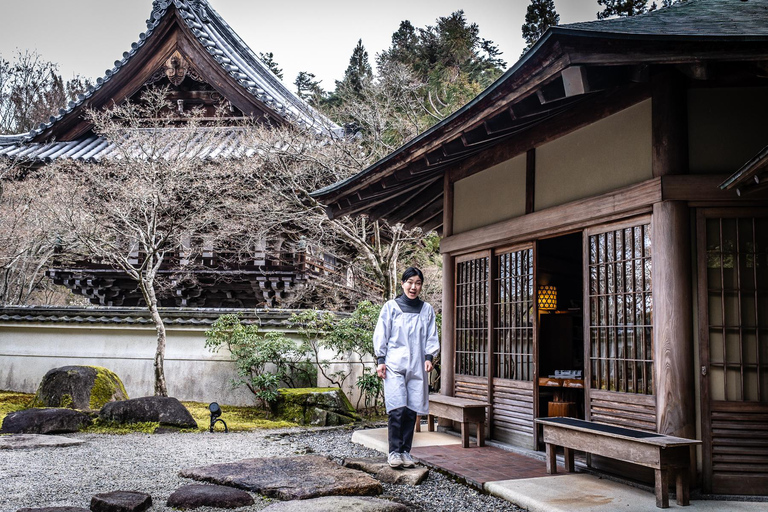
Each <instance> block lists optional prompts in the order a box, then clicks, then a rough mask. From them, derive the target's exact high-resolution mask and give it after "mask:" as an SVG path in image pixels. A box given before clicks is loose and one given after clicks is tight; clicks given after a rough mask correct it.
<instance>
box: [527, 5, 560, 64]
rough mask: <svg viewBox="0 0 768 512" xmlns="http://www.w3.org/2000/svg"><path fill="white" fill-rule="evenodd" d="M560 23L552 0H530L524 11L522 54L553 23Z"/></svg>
mask: <svg viewBox="0 0 768 512" xmlns="http://www.w3.org/2000/svg"><path fill="white" fill-rule="evenodd" d="M559 23H560V15H559V14H557V11H555V2H554V0H531V4H530V5H529V6H528V10H527V11H526V13H525V24H524V25H523V27H522V29H523V39H525V42H526V43H527V44H526V46H525V50H523V54H525V52H527V51H528V50H530V49H531V48H532V47H533V45H534V44H536V41H538V40H539V38H540V37H541V36H542V35H543V34H544V32H546V31H547V29H548V28H549V27H551V26H553V25H557V24H559Z"/></svg>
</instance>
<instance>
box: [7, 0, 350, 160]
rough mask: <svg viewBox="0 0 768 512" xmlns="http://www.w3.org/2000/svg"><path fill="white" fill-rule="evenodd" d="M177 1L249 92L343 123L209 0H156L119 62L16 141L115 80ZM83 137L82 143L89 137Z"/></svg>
mask: <svg viewBox="0 0 768 512" xmlns="http://www.w3.org/2000/svg"><path fill="white" fill-rule="evenodd" d="M171 6H175V7H176V9H177V10H178V12H179V15H180V17H181V18H182V19H183V20H184V22H185V23H186V25H187V26H188V27H189V29H190V31H191V32H192V33H193V34H194V35H195V37H196V38H197V40H198V41H199V42H200V44H201V45H202V46H203V47H204V48H205V49H206V50H207V51H208V53H210V54H211V56H213V58H214V59H216V61H217V62H218V63H219V64H220V65H221V67H222V68H223V69H224V70H225V71H226V72H227V73H228V74H229V75H230V76H231V77H233V78H234V79H235V80H236V81H237V83H238V84H240V86H241V87H243V88H244V89H245V90H246V91H248V93H249V94H251V95H253V96H254V97H256V98H257V99H258V100H259V101H261V102H262V103H264V104H265V105H267V106H268V107H269V108H270V109H272V110H273V111H274V112H276V113H278V114H279V115H280V116H282V117H283V118H284V119H285V120H286V121H288V122H290V123H292V124H294V125H301V126H306V127H310V128H313V129H314V130H315V131H317V132H318V133H323V132H327V131H328V130H332V131H338V130H339V129H340V128H339V127H338V126H337V125H335V124H334V123H333V122H331V121H330V120H328V119H327V118H326V117H325V116H323V115H322V114H320V113H319V112H317V111H315V110H314V109H313V108H312V107H310V106H309V105H307V103H306V102H304V101H303V100H302V99H301V98H299V97H298V96H296V95H295V94H294V93H293V92H291V91H290V90H289V89H287V88H286V87H285V86H284V85H283V84H282V83H281V82H280V80H278V78H277V77H276V76H275V75H274V74H273V73H272V72H271V71H270V70H269V69H267V67H266V66H265V65H264V64H263V63H262V62H261V61H260V60H259V58H258V57H257V56H256V55H255V54H254V52H253V51H252V50H251V49H250V48H249V47H248V46H247V45H246V44H245V43H244V42H243V40H242V39H240V37H239V36H238V35H237V34H236V33H235V31H234V30H232V28H231V27H230V26H229V25H228V24H227V23H226V22H225V21H224V20H223V19H222V18H221V16H219V14H218V13H217V12H216V11H215V10H214V9H213V8H212V7H211V6H210V5H209V4H208V2H207V0H154V2H153V3H152V13H151V14H150V17H149V19H148V20H147V31H146V32H143V33H141V34H139V40H138V41H136V42H134V43H133V44H131V49H130V50H128V51H126V52H124V53H123V55H122V58H121V59H120V60H116V61H115V63H114V67H112V68H111V69H107V70H106V71H105V72H104V76H103V77H101V78H98V79H97V80H96V83H95V85H93V86H90V87H89V88H88V90H87V91H86V92H84V93H82V94H79V95H78V97H77V99H76V100H75V101H70V102H69V104H68V105H67V106H66V107H65V108H62V109H60V110H59V113H58V115H55V116H51V117H50V118H49V120H48V122H45V123H42V124H40V126H39V127H38V128H35V129H33V130H32V131H30V132H29V133H26V134H20V135H16V136H13V137H19V138H20V140H18V141H16V142H15V143H19V142H21V141H29V140H31V139H32V138H33V137H35V136H36V135H39V134H40V133H42V132H44V131H45V130H47V129H49V128H51V127H52V126H53V125H54V124H55V123H56V122H58V121H59V120H61V119H62V118H64V117H65V116H66V115H67V114H69V113H70V112H72V111H73V110H74V109H75V108H76V107H78V106H79V105H81V104H82V103H83V102H85V101H86V100H88V99H89V98H90V97H91V96H93V94H94V93H95V92H96V91H98V90H99V89H101V88H102V87H103V86H104V84H106V83H107V82H109V81H110V80H113V79H114V77H115V76H117V75H118V74H119V73H120V70H121V68H123V67H124V66H125V65H126V64H127V63H128V62H129V61H130V60H131V58H133V56H134V55H136V53H137V52H138V51H139V49H140V48H141V47H142V46H144V45H145V44H146V42H147V41H148V40H149V39H150V38H151V37H152V36H153V33H154V30H155V29H156V28H157V26H158V25H159V24H160V21H161V20H162V19H163V17H164V16H166V14H167V13H168V12H169V8H170V7H171ZM77 142H78V143H81V144H82V143H85V142H86V141H84V140H80V141H77ZM89 142H94V141H89ZM9 143H12V141H11V140H10V138H9V137H0V145H7V144H9Z"/></svg>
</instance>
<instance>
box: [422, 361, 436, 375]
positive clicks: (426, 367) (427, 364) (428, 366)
mask: <svg viewBox="0 0 768 512" xmlns="http://www.w3.org/2000/svg"><path fill="white" fill-rule="evenodd" d="M432 368H434V366H433V365H432V361H430V360H429V359H427V360H426V361H424V371H425V372H427V373H429V372H431V371H432Z"/></svg>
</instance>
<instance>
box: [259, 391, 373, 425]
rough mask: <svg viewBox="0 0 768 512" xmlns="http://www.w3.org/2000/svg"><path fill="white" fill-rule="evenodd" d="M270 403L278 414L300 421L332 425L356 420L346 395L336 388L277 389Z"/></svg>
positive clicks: (282, 417)
mask: <svg viewBox="0 0 768 512" xmlns="http://www.w3.org/2000/svg"><path fill="white" fill-rule="evenodd" d="M278 391H279V397H278V399H277V401H276V403H275V404H274V406H273V410H274V412H275V415H276V416H277V417H278V418H281V419H284V420H286V421H291V422H293V423H299V424H301V425H314V426H332V425H346V424H348V423H353V422H355V421H360V419H361V418H360V416H359V415H358V414H357V412H356V411H355V408H354V407H352V404H351V403H350V402H349V399H348V398H347V395H345V394H344V392H343V391H341V390H340V389H339V388H289V389H280V390H278Z"/></svg>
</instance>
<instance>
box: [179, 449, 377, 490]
mask: <svg viewBox="0 0 768 512" xmlns="http://www.w3.org/2000/svg"><path fill="white" fill-rule="evenodd" d="M179 475H180V476H182V477H185V478H191V479H193V480H198V481H203V482H211V483H215V484H219V485H229V486H232V487H238V488H240V489H245V490H246V491H252V492H256V493H259V494H263V495H265V496H269V497H271V498H277V499H281V500H306V499H310V498H318V497H321V496H335V495H346V496H375V495H378V494H381V493H382V487H381V483H379V481H378V480H376V479H374V478H372V477H371V476H369V475H368V474H366V473H364V472H362V471H356V470H354V469H349V468H343V467H341V466H339V465H338V464H336V463H335V462H333V461H332V460H329V459H328V458H326V457H321V456H319V455H307V456H301V457H266V458H258V459H245V460H241V461H239V462H232V463H227V464H214V465H212V466H204V467H198V468H189V469H184V470H182V471H181V472H180V473H179Z"/></svg>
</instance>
